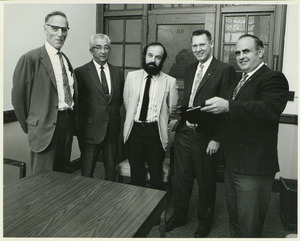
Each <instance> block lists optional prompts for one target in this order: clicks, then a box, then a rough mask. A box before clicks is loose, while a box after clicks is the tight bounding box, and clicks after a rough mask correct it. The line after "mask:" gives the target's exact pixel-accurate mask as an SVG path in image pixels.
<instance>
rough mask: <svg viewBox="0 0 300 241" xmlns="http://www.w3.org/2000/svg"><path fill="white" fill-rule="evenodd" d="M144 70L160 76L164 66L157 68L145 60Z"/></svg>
mask: <svg viewBox="0 0 300 241" xmlns="http://www.w3.org/2000/svg"><path fill="white" fill-rule="evenodd" d="M143 69H144V70H145V71H146V72H147V73H148V74H151V75H158V74H159V72H160V71H161V69H162V64H160V65H159V66H157V65H156V64H155V63H154V62H150V63H147V64H146V62H145V60H143Z"/></svg>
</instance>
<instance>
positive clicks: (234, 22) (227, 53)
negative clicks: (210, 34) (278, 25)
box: [221, 13, 273, 70]
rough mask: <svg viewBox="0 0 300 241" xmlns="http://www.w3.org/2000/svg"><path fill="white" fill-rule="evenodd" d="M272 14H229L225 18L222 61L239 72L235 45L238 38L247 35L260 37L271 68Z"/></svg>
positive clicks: (265, 57) (266, 61)
mask: <svg viewBox="0 0 300 241" xmlns="http://www.w3.org/2000/svg"><path fill="white" fill-rule="evenodd" d="M270 29H271V14H268V13H262V14H256V13H250V14H246V13H245V14H236V15H235V16H234V15H233V14H228V15H227V16H226V15H225V16H224V29H223V38H222V39H223V41H222V47H221V48H222V53H221V55H222V61H224V62H226V63H230V64H231V65H233V66H234V67H235V69H236V70H239V67H238V65H237V63H236V60H235V53H234V52H235V44H236V42H237V41H238V38H239V37H240V36H241V35H243V34H246V33H249V34H253V35H256V36H258V37H259V38H260V39H261V40H262V41H263V43H264V47H265V53H264V61H265V63H267V64H269V65H270V66H271V63H272V59H270V58H269V45H270V44H271V42H270V41H271V40H272V34H273V33H271V32H270Z"/></svg>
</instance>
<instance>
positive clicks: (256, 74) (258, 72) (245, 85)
mask: <svg viewBox="0 0 300 241" xmlns="http://www.w3.org/2000/svg"><path fill="white" fill-rule="evenodd" d="M265 68H266V65H263V66H261V67H260V68H259V69H258V70H257V71H256V72H255V73H254V74H253V75H252V76H250V78H249V79H248V80H247V81H246V83H245V84H244V85H243V86H242V87H241V88H240V90H239V91H238V93H237V95H236V97H235V99H237V98H238V97H239V95H240V94H241V93H242V92H243V90H244V89H245V88H246V87H247V86H248V85H249V83H250V82H253V81H254V80H255V79H256V78H257V77H258V76H259V75H260V74H261V73H262V72H263V71H264V70H265Z"/></svg>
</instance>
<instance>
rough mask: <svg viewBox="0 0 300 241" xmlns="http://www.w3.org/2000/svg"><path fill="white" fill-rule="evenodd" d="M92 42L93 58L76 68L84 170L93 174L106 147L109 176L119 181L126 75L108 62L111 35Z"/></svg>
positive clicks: (110, 178)
mask: <svg viewBox="0 0 300 241" xmlns="http://www.w3.org/2000/svg"><path fill="white" fill-rule="evenodd" d="M89 44H90V53H91V54H92V56H93V60H92V61H91V62H89V63H87V64H85V65H83V66H81V67H79V68H77V69H75V73H76V76H77V79H78V86H79V107H78V118H79V124H78V125H79V128H78V138H79V144H80V149H81V157H80V159H81V174H82V175H83V176H87V177H93V175H94V170H95V166H96V162H97V159H98V157H99V154H100V151H101V150H102V158H103V163H104V167H105V179H106V180H110V181H115V179H116V156H117V144H118V140H119V139H118V138H119V134H120V128H121V116H120V106H121V105H122V103H123V86H124V77H123V73H122V71H121V70H120V69H118V68H116V67H114V66H112V65H111V64H109V63H107V60H108V56H109V52H110V38H109V37H108V36H107V35H104V34H95V35H92V36H91V38H90V41H89Z"/></svg>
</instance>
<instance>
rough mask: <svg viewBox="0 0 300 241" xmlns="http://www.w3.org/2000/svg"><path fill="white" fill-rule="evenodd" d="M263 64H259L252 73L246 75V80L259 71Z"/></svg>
mask: <svg viewBox="0 0 300 241" xmlns="http://www.w3.org/2000/svg"><path fill="white" fill-rule="evenodd" d="M264 64H265V62H261V63H260V64H259V65H258V66H257V67H256V68H255V69H254V70H253V71H251V72H249V73H246V74H247V75H248V77H247V79H248V78H249V77H250V76H252V75H253V74H254V73H255V72H256V71H257V70H258V69H260V67H261V66H263V65H264Z"/></svg>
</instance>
